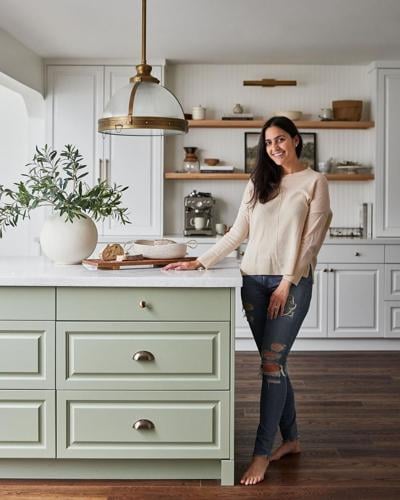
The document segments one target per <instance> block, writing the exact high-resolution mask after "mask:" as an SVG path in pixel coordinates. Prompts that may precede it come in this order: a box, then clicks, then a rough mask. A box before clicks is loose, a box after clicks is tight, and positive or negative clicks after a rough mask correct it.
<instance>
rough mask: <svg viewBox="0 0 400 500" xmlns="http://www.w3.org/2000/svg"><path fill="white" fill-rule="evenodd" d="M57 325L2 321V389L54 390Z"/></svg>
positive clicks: (0, 325) (0, 350) (0, 348)
mask: <svg viewBox="0 0 400 500" xmlns="http://www.w3.org/2000/svg"><path fill="white" fill-rule="evenodd" d="M54 325H55V323H54V321H0V389H55V356H54V355H55V331H54V330H55V327H54Z"/></svg>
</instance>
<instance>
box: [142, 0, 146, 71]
mask: <svg viewBox="0 0 400 500" xmlns="http://www.w3.org/2000/svg"><path fill="white" fill-rule="evenodd" d="M142 64H146V0H142Z"/></svg>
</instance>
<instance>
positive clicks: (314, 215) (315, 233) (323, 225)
mask: <svg viewBox="0 0 400 500" xmlns="http://www.w3.org/2000/svg"><path fill="white" fill-rule="evenodd" d="M331 220H332V211H331V208H330V201H329V189H328V181H327V180H326V178H325V177H324V176H322V175H321V177H320V178H319V179H318V181H317V182H316V185H315V189H314V193H313V197H312V200H311V202H310V208H309V212H308V216H307V219H306V222H305V225H304V229H303V234H302V238H301V243H300V248H299V252H298V256H297V261H296V266H295V269H294V272H293V274H284V275H283V278H284V279H285V280H287V281H290V282H291V283H293V284H294V285H297V284H298V283H299V281H300V280H301V277H302V276H303V273H304V270H305V269H307V268H308V267H309V266H310V264H311V262H312V260H313V259H314V258H315V257H316V256H317V255H318V252H319V250H320V248H321V246H322V243H323V242H324V239H325V235H326V233H327V231H328V229H329V224H330V222H331Z"/></svg>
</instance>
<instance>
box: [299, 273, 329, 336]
mask: <svg viewBox="0 0 400 500" xmlns="http://www.w3.org/2000/svg"><path fill="white" fill-rule="evenodd" d="M327 271H328V266H326V265H323V266H317V268H316V269H315V272H314V285H313V292H312V297H311V303H310V308H309V310H308V313H307V315H306V317H305V318H304V321H303V324H302V326H301V329H300V332H299V335H298V337H299V338H307V337H317V338H320V337H326V336H327V335H328V332H327V304H328V273H327Z"/></svg>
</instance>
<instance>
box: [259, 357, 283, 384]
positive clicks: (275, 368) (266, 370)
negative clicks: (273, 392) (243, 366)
mask: <svg viewBox="0 0 400 500" xmlns="http://www.w3.org/2000/svg"><path fill="white" fill-rule="evenodd" d="M262 371H263V375H264V376H266V377H267V379H268V382H273V383H277V384H279V383H280V378H281V375H283V376H285V372H284V369H283V366H282V365H280V364H278V363H274V362H271V361H267V362H265V363H263V364H262Z"/></svg>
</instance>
